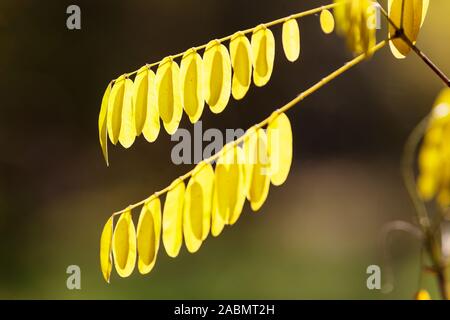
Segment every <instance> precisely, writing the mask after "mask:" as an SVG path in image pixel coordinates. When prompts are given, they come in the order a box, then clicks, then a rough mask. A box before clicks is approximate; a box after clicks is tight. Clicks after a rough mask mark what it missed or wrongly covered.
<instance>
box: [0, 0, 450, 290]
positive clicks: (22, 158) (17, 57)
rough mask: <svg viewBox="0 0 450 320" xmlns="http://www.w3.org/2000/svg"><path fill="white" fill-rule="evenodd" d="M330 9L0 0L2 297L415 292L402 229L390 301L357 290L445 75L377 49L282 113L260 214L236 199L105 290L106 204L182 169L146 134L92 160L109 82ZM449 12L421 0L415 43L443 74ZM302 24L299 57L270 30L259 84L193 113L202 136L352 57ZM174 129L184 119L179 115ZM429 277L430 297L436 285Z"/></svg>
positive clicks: (407, 215)
mask: <svg viewBox="0 0 450 320" xmlns="http://www.w3.org/2000/svg"><path fill="white" fill-rule="evenodd" d="M329 2H330V1H306V0H304V1H302V0H297V1H292V0H278V1H267V0H259V1H256V0H253V1H246V0H240V1H217V0H216V1H199V0H185V1H181V0H165V1H144V0H141V1H139V0H129V1H103V0H102V1H87V0H86V1H80V0H74V1H66V0H61V1H49V0H47V1H37V0H20V1H19V0H15V1H12V0H2V1H1V2H0V74H1V78H0V98H1V99H0V101H1V102H0V103H1V109H0V110H1V113H0V298H7V299H12V298H14V299H16V298H61V299H71V298H87V299H91V298H100V299H103V298H137V299H155V298H178V299H184V298H194V299H195V298H255V299H259V298H288V299H306V298H312V299H316V298H325V299H330V298H344V299H360V298H364V299H397V298H402V299H409V298H411V297H413V295H414V292H415V290H416V289H417V282H418V271H419V264H418V261H419V254H418V253H419V244H418V242H417V241H416V240H414V239H413V238H412V237H409V236H407V235H404V234H399V235H395V236H394V238H393V242H392V245H391V247H390V249H391V252H392V255H393V261H392V268H393V271H394V275H395V288H394V290H393V291H392V292H391V293H388V294H385V293H381V292H379V291H376V290H375V291H369V290H368V289H367V287H366V278H367V275H366V268H367V266H369V265H372V264H377V265H381V264H382V262H383V261H382V258H381V251H380V248H379V246H378V242H379V238H380V231H381V229H382V227H383V226H384V225H385V224H386V223H388V222H389V221H392V220H397V219H404V220H412V217H413V208H412V206H411V203H410V201H409V199H408V196H407V194H406V192H405V189H404V188H403V185H402V180H401V176H400V172H399V163H400V157H401V152H402V146H403V143H404V142H405V139H406V137H407V135H408V133H409V132H410V130H412V128H413V127H414V125H415V124H416V123H417V122H418V121H419V119H420V118H421V117H422V116H424V115H425V114H426V113H427V111H428V110H429V109H430V107H431V104H432V103H433V100H434V97H435V96H436V94H437V93H438V91H439V90H440V89H441V88H442V84H441V82H440V81H439V79H438V78H437V77H436V76H435V75H434V74H433V73H431V72H430V71H429V70H428V69H427V68H426V66H425V65H424V64H423V63H421V61H420V60H419V59H418V58H417V57H416V56H414V55H410V56H409V57H408V58H407V59H406V60H405V61H398V60H395V59H394V58H393V57H392V55H391V54H390V52H389V49H387V48H386V49H384V50H383V51H382V52H380V53H379V54H376V55H375V56H374V57H373V58H372V60H370V61H368V62H365V63H363V64H361V65H359V66H357V67H356V68H354V69H352V70H351V71H349V72H348V73H346V74H345V75H343V76H342V77H340V78H339V79H336V80H335V81H333V83H332V84H330V85H328V86H326V87H325V88H323V89H322V90H320V91H319V92H317V93H315V94H314V95H312V96H311V97H309V98H308V99H306V100H305V101H304V102H302V103H301V104H300V105H298V106H297V107H296V108H294V109H293V110H292V111H290V112H289V114H288V115H289V117H290V119H291V122H292V124H293V130H294V135H295V136H294V155H295V161H294V163H293V165H292V170H291V173H290V177H289V178H288V180H287V182H286V183H285V184H284V185H283V186H281V187H277V188H275V187H272V188H271V191H270V194H269V198H268V200H267V202H266V204H265V205H264V206H263V208H262V209H261V210H260V211H259V212H258V213H257V214H254V213H252V212H251V210H250V209H249V206H248V205H246V207H245V208H244V213H243V215H242V217H241V219H240V221H239V222H238V223H237V224H236V225H235V226H233V227H231V228H227V229H226V230H225V231H224V232H223V233H222V234H221V235H220V237H218V238H212V237H210V238H208V240H207V241H206V242H205V243H204V244H203V246H202V248H201V249H200V251H199V252H198V253H196V254H194V255H190V254H188V253H187V252H186V250H185V249H183V250H182V253H181V255H180V256H179V257H178V258H176V259H171V258H168V257H167V256H166V254H165V252H164V251H163V250H161V251H160V255H159V257H158V262H157V265H156V267H155V269H154V270H153V272H152V273H151V274H150V275H147V276H141V275H139V274H138V273H137V272H135V273H134V274H133V275H132V276H131V277H130V278H128V279H120V278H118V276H117V275H116V274H115V273H114V274H113V276H112V283H111V284H110V285H107V284H106V283H105V282H104V281H103V279H102V276H101V272H100V267H99V259H98V251H99V238H100V233H101V230H102V227H103V224H104V222H105V221H106V219H107V217H108V216H109V215H110V214H111V212H113V211H115V210H117V209H120V208H123V207H125V206H126V205H128V204H129V203H132V202H135V201H138V200H141V199H142V198H144V197H146V196H148V195H149V194H151V193H153V192H154V191H156V190H158V189H160V188H162V187H164V186H166V185H168V184H169V183H170V182H171V181H172V180H173V179H174V178H175V177H177V176H178V175H179V174H182V173H184V172H186V171H188V170H190V169H191V168H192V166H190V165H180V166H175V165H173V164H171V162H170V150H171V148H172V147H173V145H174V144H175V143H174V142H171V141H170V137H169V136H168V135H167V134H166V133H165V132H163V131H161V134H160V136H159V138H158V140H157V142H155V143H153V144H149V143H146V142H145V141H144V139H143V138H139V139H138V140H137V142H136V143H135V145H134V146H133V147H132V148H131V149H130V150H124V149H123V148H120V147H112V148H110V163H111V165H110V167H109V168H107V167H106V166H105V163H104V161H103V158H102V155H101V150H100V146H99V143H98V139H97V137H98V132H97V117H98V111H99V107H100V100H101V96H102V94H103V91H104V89H105V87H106V85H107V83H108V82H109V80H110V79H112V78H115V77H117V76H118V75H120V74H122V73H124V72H129V71H132V70H135V69H137V68H139V67H140V66H142V65H143V64H145V63H146V62H148V63H151V62H154V61H158V60H159V59H161V58H163V57H164V56H166V55H169V54H175V53H178V52H182V51H184V50H186V49H187V48H189V47H192V46H196V45H200V44H203V43H206V42H208V41H209V40H211V39H213V38H218V37H222V36H225V35H228V34H232V33H234V32H235V31H237V30H240V29H245V28H248V27H252V26H255V25H257V24H259V23H262V22H267V21H271V20H274V19H277V18H280V17H283V16H287V15H290V14H292V13H296V12H299V11H302V10H305V9H310V8H313V7H316V6H318V5H321V4H327V3H329ZM385 2H387V1H383V4H384V5H386V4H385ZM70 4H77V5H78V6H80V7H81V14H82V29H81V30H80V31H69V30H67V28H66V18H67V15H66V8H67V7H68V6H69V5H70ZM449 13H450V2H448V1H443V0H434V1H432V3H431V5H430V10H429V12H428V17H427V20H426V22H425V24H424V27H423V29H422V32H421V35H420V39H419V45H420V47H421V48H423V50H424V51H425V52H427V54H429V56H430V57H431V58H432V59H434V60H435V61H436V62H437V63H438V64H439V65H440V67H442V69H443V70H444V71H447V72H450V60H449V59H448V57H449V56H450V46H449V44H448V41H445V39H448V37H449V34H450V22H449V21H448V16H449ZM299 24H300V28H301V35H302V51H301V59H300V60H299V61H298V62H296V63H293V64H292V63H289V62H287V60H286V59H285V57H284V55H283V52H282V48H281V27H280V26H279V27H275V28H272V30H273V31H274V35H275V38H276V41H277V47H276V58H275V67H274V73H273V76H272V78H271V80H270V82H269V84H268V85H267V86H265V87H263V88H256V87H255V86H252V87H251V89H250V91H249V93H248V95H247V97H246V98H245V99H244V100H242V101H239V102H237V101H234V100H230V103H229V105H228V107H227V108H226V109H225V111H224V112H223V113H222V114H220V115H213V114H211V112H210V111H209V110H207V108H205V112H204V115H203V116H202V120H203V127H204V130H206V129H207V128H212V127H216V128H220V129H225V128H248V127H249V126H250V125H252V124H254V123H256V122H258V121H260V120H262V119H263V118H265V117H266V116H267V115H269V114H270V113H271V112H272V111H273V110H274V109H275V108H278V107H279V106H281V105H283V104H284V103H286V102H287V101H289V100H290V99H292V98H293V97H294V96H295V95H296V94H298V93H299V92H301V91H302V90H304V89H306V88H308V87H309V86H310V85H312V84H313V83H315V82H316V81H318V80H320V79H321V78H322V77H323V76H325V75H327V74H328V73H330V72H331V71H333V70H334V69H336V68H337V67H339V66H341V65H342V64H343V63H344V62H345V61H347V60H349V59H350V58H351V55H350V54H349V52H348V50H346V48H345V45H344V40H343V39H341V38H340V37H338V36H337V35H335V34H332V35H324V34H323V33H322V32H321V30H320V26H319V19H318V17H317V16H311V17H307V18H304V19H302V20H300V21H299ZM383 25H385V23H384V21H383ZM384 37H385V31H384V30H383V31H379V33H378V38H379V39H382V38H384ZM182 127H185V128H188V129H189V130H191V129H192V125H190V124H189V123H188V121H187V117H186V116H183V122H182ZM136 216H137V215H136ZM72 264H76V265H79V266H80V267H81V275H82V278H81V285H82V289H81V290H79V291H77V290H74V291H70V290H68V289H67V288H66V279H67V276H68V275H67V274H66V268H67V266H68V265H72ZM382 272H383V273H382V278H383V282H385V280H386V272H385V268H383V267H382ZM427 282H428V284H429V289H431V292H432V294H433V295H435V290H434V288H435V284H434V281H433V279H432V278H431V277H430V278H429V279H428V278H427ZM435 297H437V296H436V295H435Z"/></svg>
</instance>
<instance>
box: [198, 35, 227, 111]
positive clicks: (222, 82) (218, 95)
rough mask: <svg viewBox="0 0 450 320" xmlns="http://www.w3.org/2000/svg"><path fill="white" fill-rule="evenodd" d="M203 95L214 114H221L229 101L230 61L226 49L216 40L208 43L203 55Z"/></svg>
mask: <svg viewBox="0 0 450 320" xmlns="http://www.w3.org/2000/svg"><path fill="white" fill-rule="evenodd" d="M203 65H204V70H205V78H204V81H205V84H204V95H205V100H206V103H208V105H209V108H210V109H211V111H212V112H214V113H220V112H222V111H223V110H224V109H225V107H226V106H227V104H228V101H229V100H230V94H231V61H230V54H229V53H228V50H227V48H226V47H225V46H224V45H223V44H221V43H220V42H219V41H218V40H212V41H210V42H209V43H208V45H207V46H206V49H205V53H204V54H203Z"/></svg>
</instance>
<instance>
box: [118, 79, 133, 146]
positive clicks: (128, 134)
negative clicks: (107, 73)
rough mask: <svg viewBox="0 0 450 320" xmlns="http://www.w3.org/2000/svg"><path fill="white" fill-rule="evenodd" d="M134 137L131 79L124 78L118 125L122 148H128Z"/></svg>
mask: <svg viewBox="0 0 450 320" xmlns="http://www.w3.org/2000/svg"><path fill="white" fill-rule="evenodd" d="M135 139H136V123H135V119H134V110H133V81H131V80H130V79H125V85H124V93H123V106H122V124H121V126H120V134H119V141H120V144H121V145H122V146H123V147H124V148H129V147H131V145H132V144H133V143H134V140H135Z"/></svg>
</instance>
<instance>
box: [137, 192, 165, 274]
mask: <svg viewBox="0 0 450 320" xmlns="http://www.w3.org/2000/svg"><path fill="white" fill-rule="evenodd" d="M160 237H161V202H160V201H159V198H153V199H151V200H149V202H147V203H146V204H144V205H143V206H142V210H141V214H140V216H139V222H138V226H137V251H138V254H139V259H138V269H139V272H140V273H141V274H147V273H149V272H150V271H151V270H152V269H153V267H154V265H155V262H156V257H157V255H158V250H159V242H160Z"/></svg>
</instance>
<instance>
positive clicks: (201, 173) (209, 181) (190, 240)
mask: <svg viewBox="0 0 450 320" xmlns="http://www.w3.org/2000/svg"><path fill="white" fill-rule="evenodd" d="M213 187H214V170H213V168H212V166H211V165H210V164H209V163H205V162H200V163H199V164H198V165H197V167H196V168H195V172H194V174H193V175H192V177H191V179H190V180H189V183H188V185H187V187H186V192H185V194H184V209H183V211H184V214H183V234H184V241H185V243H186V248H187V249H188V251H189V252H191V253H194V252H196V251H197V250H198V249H199V248H200V246H201V244H202V241H203V240H205V239H206V237H207V236H208V233H209V229H210V224H211V207H212V197H213Z"/></svg>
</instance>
